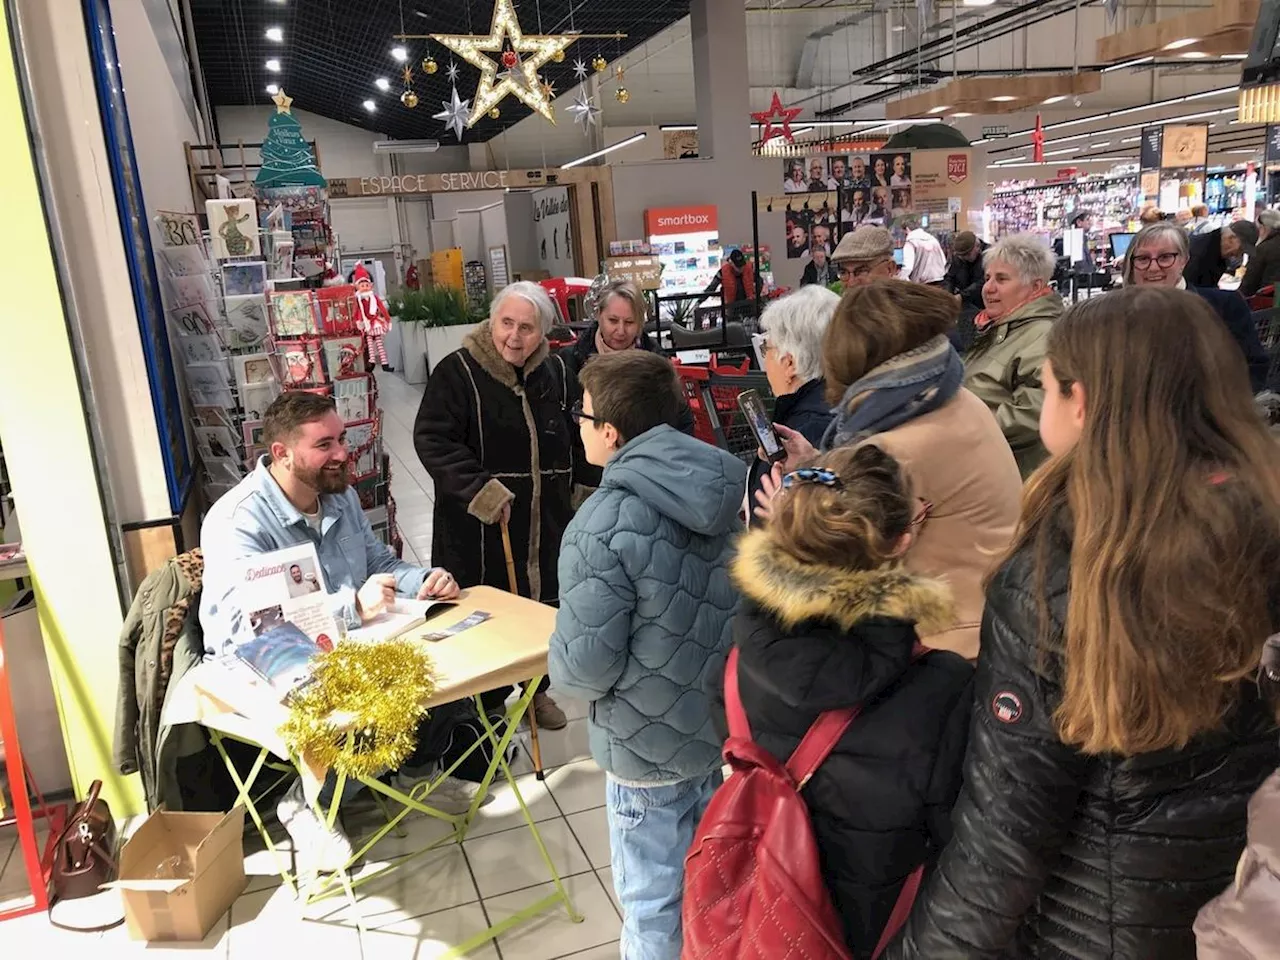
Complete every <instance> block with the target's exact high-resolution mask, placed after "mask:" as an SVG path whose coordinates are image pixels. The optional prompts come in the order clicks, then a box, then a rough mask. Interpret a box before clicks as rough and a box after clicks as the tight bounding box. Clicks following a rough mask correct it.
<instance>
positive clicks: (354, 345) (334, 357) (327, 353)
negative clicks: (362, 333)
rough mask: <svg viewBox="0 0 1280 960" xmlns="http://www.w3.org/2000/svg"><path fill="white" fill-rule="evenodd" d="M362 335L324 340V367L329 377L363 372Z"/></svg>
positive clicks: (349, 375)
mask: <svg viewBox="0 0 1280 960" xmlns="http://www.w3.org/2000/svg"><path fill="white" fill-rule="evenodd" d="M363 352H364V341H363V338H362V337H330V338H329V339H327V340H325V341H324V368H325V370H326V371H328V374H329V378H330V379H332V380H336V379H338V378H339V377H351V376H355V375H356V374H358V373H363V372H364V365H363V363H362V362H361V355H362V354H363Z"/></svg>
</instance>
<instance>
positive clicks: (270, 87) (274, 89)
mask: <svg viewBox="0 0 1280 960" xmlns="http://www.w3.org/2000/svg"><path fill="white" fill-rule="evenodd" d="M279 92H280V86H279V85H278V84H275V83H268V84H267V93H269V94H271V95H272V96H273V97H274V96H275V95H276V94H277V93H279Z"/></svg>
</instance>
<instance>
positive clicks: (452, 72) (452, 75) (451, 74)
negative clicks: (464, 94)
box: [445, 60, 458, 83]
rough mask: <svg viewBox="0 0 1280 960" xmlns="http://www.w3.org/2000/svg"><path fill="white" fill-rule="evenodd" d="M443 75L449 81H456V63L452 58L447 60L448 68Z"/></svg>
mask: <svg viewBox="0 0 1280 960" xmlns="http://www.w3.org/2000/svg"><path fill="white" fill-rule="evenodd" d="M445 76H447V77H448V78H449V82H450V83H457V82H458V65H457V64H456V63H454V62H453V61H452V60H450V61H449V69H448V70H446V71H445Z"/></svg>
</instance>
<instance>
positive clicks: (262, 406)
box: [240, 379, 280, 420]
mask: <svg viewBox="0 0 1280 960" xmlns="http://www.w3.org/2000/svg"><path fill="white" fill-rule="evenodd" d="M278 396H280V384H279V383H277V382H276V381H275V380H274V379H272V380H270V381H269V382H267V383H255V384H250V385H248V386H245V387H241V388H240V406H241V407H242V408H243V409H244V416H245V419H246V420H261V419H262V417H263V414H265V413H266V412H267V408H268V407H269V406H271V402H272V401H273V400H275V398H276V397H278Z"/></svg>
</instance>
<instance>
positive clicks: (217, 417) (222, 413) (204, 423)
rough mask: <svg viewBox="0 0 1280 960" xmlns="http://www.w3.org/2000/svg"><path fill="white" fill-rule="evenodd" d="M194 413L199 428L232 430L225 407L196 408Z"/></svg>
mask: <svg viewBox="0 0 1280 960" xmlns="http://www.w3.org/2000/svg"><path fill="white" fill-rule="evenodd" d="M193 412H194V414H195V415H194V417H193V420H194V422H195V425H196V426H197V427H226V428H227V429H231V418H230V417H229V416H227V411H226V409H225V408H223V407H218V406H211V407H202V406H195V407H194V408H193Z"/></svg>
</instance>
